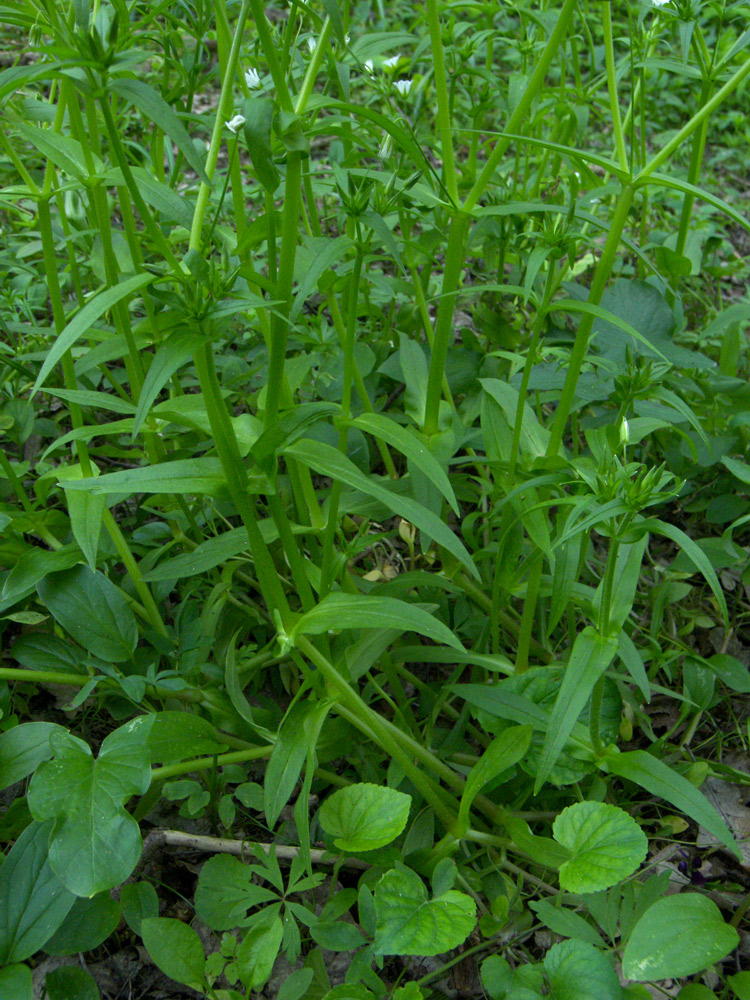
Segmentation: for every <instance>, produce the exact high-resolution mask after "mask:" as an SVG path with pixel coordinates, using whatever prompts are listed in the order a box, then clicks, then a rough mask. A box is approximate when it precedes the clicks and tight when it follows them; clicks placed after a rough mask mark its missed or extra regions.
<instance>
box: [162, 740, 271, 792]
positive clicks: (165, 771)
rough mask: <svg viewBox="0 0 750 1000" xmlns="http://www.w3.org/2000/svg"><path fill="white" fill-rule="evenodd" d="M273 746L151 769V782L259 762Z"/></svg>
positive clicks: (183, 761) (269, 753) (198, 758)
mask: <svg viewBox="0 0 750 1000" xmlns="http://www.w3.org/2000/svg"><path fill="white" fill-rule="evenodd" d="M273 748H274V744H273V743H270V744H269V745H268V746H267V747H253V748H252V749H251V750H234V751H232V753H221V754H219V755H218V756H216V757H196V758H194V759H193V760H182V761H180V763H179V764H167V765H165V766H164V767H153V768H151V781H152V782H155V781H166V779H167V778H175V777H177V775H178V774H191V773H192V772H193V771H209V770H210V769H211V768H212V767H224V766H225V765H227V764H243V763H244V762H245V761H246V760H261V759H262V758H263V757H270V756H271V753H272V752H273Z"/></svg>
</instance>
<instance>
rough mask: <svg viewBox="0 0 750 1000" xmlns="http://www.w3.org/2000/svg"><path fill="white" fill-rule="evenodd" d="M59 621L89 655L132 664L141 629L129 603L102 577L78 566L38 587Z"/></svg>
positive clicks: (47, 579)
mask: <svg viewBox="0 0 750 1000" xmlns="http://www.w3.org/2000/svg"><path fill="white" fill-rule="evenodd" d="M37 593H38V594H39V597H40V598H41V600H42V603H43V604H44V605H45V606H46V607H47V608H49V610H50V611H51V612H52V614H53V615H54V617H55V621H57V622H59V624H60V625H62V627H63V628H64V629H65V630H66V632H67V633H68V634H69V635H70V636H71V638H73V639H75V640H76V642H78V643H80V645H81V646H83V648H84V649H86V650H88V652H89V653H94V654H95V655H96V656H97V657H99V659H101V660H105V661H107V662H109V663H122V662H123V661H124V660H129V659H130V658H131V656H132V655H133V651H134V650H135V647H136V645H137V644H138V626H137V624H136V620H135V615H134V614H133V612H132V611H131V610H130V607H129V606H128V603H127V601H126V600H125V598H124V597H123V596H122V594H121V593H120V591H119V590H118V589H117V587H115V585H114V584H113V583H110V581H109V580H108V579H107V578H106V576H104V575H103V574H102V573H99V572H93V571H92V570H90V569H89V568H88V566H76V567H74V568H73V569H69V570H64V571H63V572H62V573H55V574H54V575H53V576H49V577H46V578H45V579H44V580H42V581H40V583H39V584H38V585H37Z"/></svg>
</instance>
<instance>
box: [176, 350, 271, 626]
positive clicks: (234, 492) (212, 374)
mask: <svg viewBox="0 0 750 1000" xmlns="http://www.w3.org/2000/svg"><path fill="white" fill-rule="evenodd" d="M193 362H194V364H195V368H196V371H197V373H198V380H199V382H200V386H201V391H202V392H203V396H204V399H205V403H206V410H207V412H208V419H209V423H210V424H211V433H212V435H213V438H214V444H215V446H216V452H217V454H218V456H219V460H220V462H221V465H222V469H223V471H224V475H225V477H226V480H227V485H228V487H229V493H230V495H231V497H232V501H233V503H234V505H235V507H236V508H237V510H238V512H239V515H240V517H241V518H242V523H243V524H244V525H245V530H246V531H247V537H248V542H249V545H250V553H251V555H252V557H253V562H254V564H255V570H256V573H257V575H258V583H259V584H260V589H261V593H262V594H263V598H264V600H265V602H266V605H267V606H268V609H269V611H271V612H273V610H277V611H278V612H279V614H280V615H281V620H282V623H283V624H284V626H285V627H286V626H288V625H289V621H290V610H289V604H288V602H287V599H286V595H285V593H284V589H283V587H282V586H281V582H280V580H279V575H278V572H277V570H276V567H275V565H274V562H273V559H272V558H271V553H270V552H269V551H268V547H267V545H266V543H265V542H264V541H263V538H262V537H261V534H260V530H259V529H258V524H257V516H256V512H255V504H254V503H253V500H252V497H251V496H250V493H249V492H248V481H247V472H246V470H245V464H244V462H243V461H242V456H241V455H240V451H239V448H238V446H237V438H236V437H235V434H234V428H233V427H232V424H231V422H230V420H229V414H228V413H227V409H226V406H225V404H224V399H223V397H222V395H221V387H220V386H219V380H218V378H217V375H216V368H215V366H214V356H213V348H212V346H211V343H210V342H208V339H207V338H206V343H204V344H203V345H202V346H201V347H199V348H198V350H197V351H196V352H195V355H194V356H193Z"/></svg>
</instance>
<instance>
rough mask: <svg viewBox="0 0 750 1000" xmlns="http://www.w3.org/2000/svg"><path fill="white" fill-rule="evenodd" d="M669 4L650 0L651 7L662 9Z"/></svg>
mask: <svg viewBox="0 0 750 1000" xmlns="http://www.w3.org/2000/svg"><path fill="white" fill-rule="evenodd" d="M668 3H669V0H651V6H652V7H664V6H665V5H666V4H668Z"/></svg>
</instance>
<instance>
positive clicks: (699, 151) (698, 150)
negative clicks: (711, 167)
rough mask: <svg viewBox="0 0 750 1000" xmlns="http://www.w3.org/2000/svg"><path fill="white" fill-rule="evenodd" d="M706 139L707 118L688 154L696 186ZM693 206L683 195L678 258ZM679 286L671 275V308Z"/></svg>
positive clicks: (708, 89)
mask: <svg viewBox="0 0 750 1000" xmlns="http://www.w3.org/2000/svg"><path fill="white" fill-rule="evenodd" d="M711 87H712V83H711V81H710V80H704V82H703V91H702V94H701V103H702V104H705V102H706V101H707V100H708V98H709V95H710V93H711ZM707 138H708V118H705V119H704V120H703V122H701V125H700V127H699V128H698V131H697V132H696V133H695V135H694V136H693V147H692V149H691V152H690V166H689V168H688V176H687V179H688V183H689V184H697V183H698V181H699V180H700V175H701V167H702V165H703V156H704V154H705V151H706V140H707ZM694 204H695V195H694V194H693V193H692V191H688V192H686V193H685V197H684V198H683V200H682V211H681V213H680V227H679V229H678V231H677V242H676V243H675V248H674V249H675V253H676V254H678V255H679V256H682V254H683V253H684V251H685V246H686V244H687V238H688V233H689V232H690V219H691V216H692V214H693V205H694ZM679 284H680V276H679V275H678V274H672V275H670V278H669V290H668V292H667V303H668V304H669V305H670V306H673V305H674V303H675V298H676V294H675V293H676V292H677V288H678V287H679Z"/></svg>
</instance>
